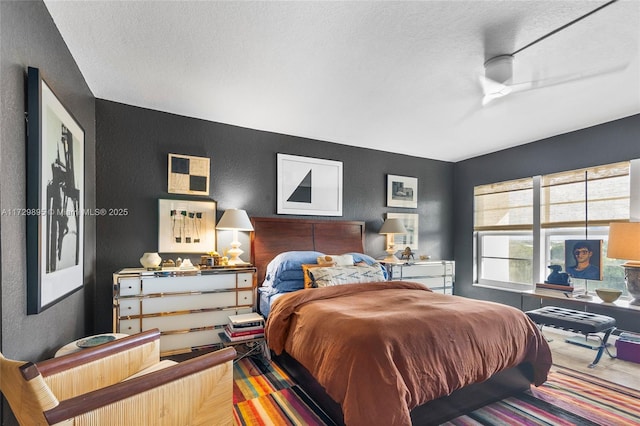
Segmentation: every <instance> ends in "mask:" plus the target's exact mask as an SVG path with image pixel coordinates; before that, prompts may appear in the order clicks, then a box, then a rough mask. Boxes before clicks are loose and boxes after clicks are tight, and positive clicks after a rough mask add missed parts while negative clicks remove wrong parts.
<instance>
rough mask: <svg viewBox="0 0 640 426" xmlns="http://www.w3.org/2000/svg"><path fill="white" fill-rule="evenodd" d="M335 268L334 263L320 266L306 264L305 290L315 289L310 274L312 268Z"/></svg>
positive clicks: (304, 266) (303, 269) (303, 266)
mask: <svg viewBox="0 0 640 426" xmlns="http://www.w3.org/2000/svg"><path fill="white" fill-rule="evenodd" d="M332 266H335V265H334V264H332V263H328V264H322V265H319V264H317V263H306V264H303V265H302V272H304V288H313V287H314V285H313V278H312V276H311V274H310V273H309V269H311V268H327V267H332Z"/></svg>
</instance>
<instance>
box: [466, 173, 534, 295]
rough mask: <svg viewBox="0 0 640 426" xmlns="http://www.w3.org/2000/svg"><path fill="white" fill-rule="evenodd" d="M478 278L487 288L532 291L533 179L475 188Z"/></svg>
mask: <svg viewBox="0 0 640 426" xmlns="http://www.w3.org/2000/svg"><path fill="white" fill-rule="evenodd" d="M474 200H475V202H474V229H475V231H476V232H477V241H476V248H477V254H478V256H477V266H478V272H477V276H478V279H479V281H481V282H484V283H485V284H492V285H498V286H503V285H504V284H506V283H509V284H511V285H512V286H515V287H518V286H521V285H528V287H530V284H531V277H532V268H533V232H532V231H533V211H534V209H533V178H527V179H518V180H512V181H508V182H500V183H495V184H490V185H483V186H479V187H476V188H475V190H474Z"/></svg>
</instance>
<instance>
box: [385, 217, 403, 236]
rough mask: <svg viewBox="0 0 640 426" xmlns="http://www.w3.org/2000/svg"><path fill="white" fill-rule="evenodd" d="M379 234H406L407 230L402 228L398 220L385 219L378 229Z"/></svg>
mask: <svg viewBox="0 0 640 426" xmlns="http://www.w3.org/2000/svg"><path fill="white" fill-rule="evenodd" d="M379 233H380V234H406V233H407V228H405V227H404V225H403V224H402V221H401V220H400V219H387V220H385V221H384V223H383V224H382V228H380V232H379Z"/></svg>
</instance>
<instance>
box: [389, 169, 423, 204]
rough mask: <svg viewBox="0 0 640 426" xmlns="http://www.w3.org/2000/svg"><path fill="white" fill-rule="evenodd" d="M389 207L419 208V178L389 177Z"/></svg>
mask: <svg viewBox="0 0 640 426" xmlns="http://www.w3.org/2000/svg"><path fill="white" fill-rule="evenodd" d="M387 207H407V208H413V209H415V208H417V207H418V178H414V177H407V176H397V175H387Z"/></svg>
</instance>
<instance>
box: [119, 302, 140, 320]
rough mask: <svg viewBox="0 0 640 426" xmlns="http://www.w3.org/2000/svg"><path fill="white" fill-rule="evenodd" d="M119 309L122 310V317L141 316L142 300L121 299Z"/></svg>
mask: <svg viewBox="0 0 640 426" xmlns="http://www.w3.org/2000/svg"><path fill="white" fill-rule="evenodd" d="M118 307H119V308H120V315H119V316H121V317H128V316H132V315H140V299H138V298H132V299H119V300H118Z"/></svg>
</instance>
